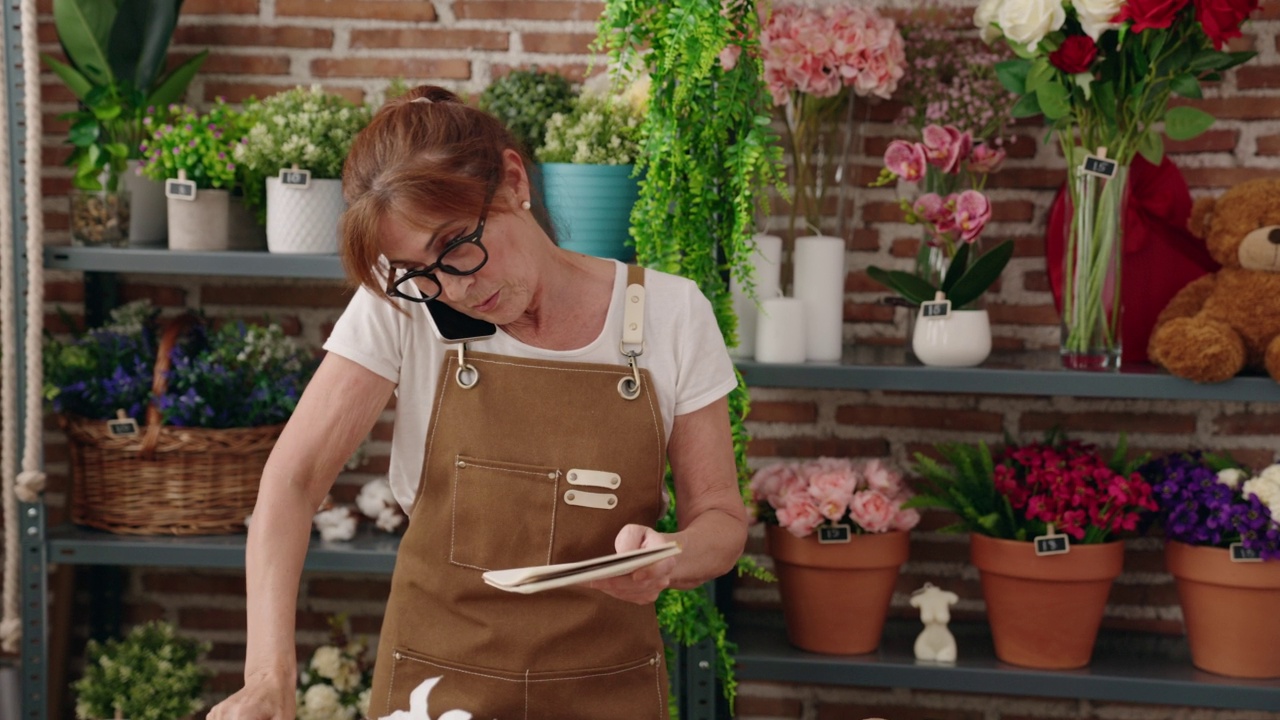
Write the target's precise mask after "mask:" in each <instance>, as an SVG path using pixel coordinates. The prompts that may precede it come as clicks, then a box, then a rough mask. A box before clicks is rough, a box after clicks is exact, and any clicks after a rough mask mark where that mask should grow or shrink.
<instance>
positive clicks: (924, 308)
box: [920, 300, 951, 320]
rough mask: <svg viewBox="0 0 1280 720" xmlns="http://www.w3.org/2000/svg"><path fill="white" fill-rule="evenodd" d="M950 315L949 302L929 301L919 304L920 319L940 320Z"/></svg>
mask: <svg viewBox="0 0 1280 720" xmlns="http://www.w3.org/2000/svg"><path fill="white" fill-rule="evenodd" d="M950 314H951V301H950V300H930V301H928V302H923V303H920V317H922V318H925V319H926V320H941V319H943V318H945V317H947V316H948V315H950Z"/></svg>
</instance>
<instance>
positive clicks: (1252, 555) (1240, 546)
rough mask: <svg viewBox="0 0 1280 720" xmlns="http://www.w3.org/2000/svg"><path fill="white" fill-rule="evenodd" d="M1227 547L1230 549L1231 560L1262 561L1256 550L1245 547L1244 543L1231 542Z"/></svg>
mask: <svg viewBox="0 0 1280 720" xmlns="http://www.w3.org/2000/svg"><path fill="white" fill-rule="evenodd" d="M1227 549H1228V550H1230V551H1231V562H1245V563H1247V562H1262V556H1261V555H1259V554H1258V551H1257V550H1253V549H1250V548H1247V547H1245V546H1244V543H1231V544H1230V545H1229V546H1227Z"/></svg>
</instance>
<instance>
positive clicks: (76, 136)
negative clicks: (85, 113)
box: [67, 117, 102, 147]
mask: <svg viewBox="0 0 1280 720" xmlns="http://www.w3.org/2000/svg"><path fill="white" fill-rule="evenodd" d="M101 132H102V125H100V124H99V123H98V121H97V120H95V119H93V118H92V117H84V118H82V119H80V120H78V121H76V122H75V123H74V124H72V125H71V128H70V129H68V130H67V142H69V143H71V144H72V145H75V146H76V147H89V146H90V145H93V144H94V143H96V142H98V136H99V135H100V134H101Z"/></svg>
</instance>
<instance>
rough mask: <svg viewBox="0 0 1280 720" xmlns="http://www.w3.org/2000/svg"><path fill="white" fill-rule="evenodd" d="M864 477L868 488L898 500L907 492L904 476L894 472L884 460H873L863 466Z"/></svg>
mask: <svg viewBox="0 0 1280 720" xmlns="http://www.w3.org/2000/svg"><path fill="white" fill-rule="evenodd" d="M862 476H863V477H865V478H866V479H867V487H868V488H870V489H872V490H879V491H880V492H882V493H884V494H885V495H887V496H889V497H891V498H895V499H896V498H898V497H899V496H901V495H902V494H903V493H904V492H905V490H906V489H905V488H904V487H903V484H902V475H901V474H899V473H897V472H894V470H893V469H892V468H890V467H889V466H888V465H886V464H885V463H884V461H883V460H880V459H873V460H868V461H866V462H865V463H863V464H862Z"/></svg>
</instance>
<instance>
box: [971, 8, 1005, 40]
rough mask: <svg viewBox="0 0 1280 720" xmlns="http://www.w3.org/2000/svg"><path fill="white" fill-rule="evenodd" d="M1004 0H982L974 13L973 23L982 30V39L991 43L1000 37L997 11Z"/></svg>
mask: <svg viewBox="0 0 1280 720" xmlns="http://www.w3.org/2000/svg"><path fill="white" fill-rule="evenodd" d="M1003 2H1004V0H982V2H980V3H978V9H977V10H975V11H974V13H973V24H974V25H975V26H977V27H978V28H979V29H981V30H982V41H983V42H985V43H987V44H988V45H990V44H991V43H993V42H995V41H996V40H997V39H998V38H999V37H1000V28H997V27H996V26H995V22H996V11H998V10H999V9H1000V5H1001V4H1002V3H1003Z"/></svg>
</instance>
